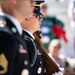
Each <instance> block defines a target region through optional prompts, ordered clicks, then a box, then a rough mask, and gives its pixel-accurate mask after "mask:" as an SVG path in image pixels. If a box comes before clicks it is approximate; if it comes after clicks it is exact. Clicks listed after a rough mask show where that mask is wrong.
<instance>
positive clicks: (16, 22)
mask: <svg viewBox="0 0 75 75" xmlns="http://www.w3.org/2000/svg"><path fill="white" fill-rule="evenodd" d="M0 15H4V16H6V17H7V18H9V19H10V20H11V21H12V23H13V24H14V25H15V27H16V28H17V30H18V32H19V34H20V35H22V27H21V24H20V23H19V21H18V20H17V19H16V18H14V17H13V16H11V15H9V14H6V13H2V12H1V13H0Z"/></svg>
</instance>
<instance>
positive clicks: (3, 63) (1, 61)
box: [0, 53, 8, 75]
mask: <svg viewBox="0 0 75 75" xmlns="http://www.w3.org/2000/svg"><path fill="white" fill-rule="evenodd" d="M0 67H1V68H2V69H0V75H1V74H5V73H6V72H7V71H8V61H7V59H6V57H5V55H4V54H3V53H2V54H0Z"/></svg>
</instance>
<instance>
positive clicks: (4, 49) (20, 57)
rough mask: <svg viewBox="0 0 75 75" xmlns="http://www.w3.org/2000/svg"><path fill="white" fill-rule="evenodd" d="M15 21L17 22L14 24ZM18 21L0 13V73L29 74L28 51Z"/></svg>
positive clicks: (12, 74)
mask: <svg viewBox="0 0 75 75" xmlns="http://www.w3.org/2000/svg"><path fill="white" fill-rule="evenodd" d="M16 23H17V24H16ZM21 35H22V28H21V26H20V24H19V22H18V21H17V20H16V19H15V18H13V17H12V16H10V15H7V14H1V15H0V75H30V65H29V63H30V61H29V55H28V51H27V49H26V45H25V42H24V40H23V38H22V37H21Z"/></svg>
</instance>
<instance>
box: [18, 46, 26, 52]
mask: <svg viewBox="0 0 75 75" xmlns="http://www.w3.org/2000/svg"><path fill="white" fill-rule="evenodd" d="M19 47H20V49H19V52H20V53H27V50H26V49H24V48H23V46H22V45H20V46H19Z"/></svg>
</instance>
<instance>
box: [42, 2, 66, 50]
mask: <svg viewBox="0 0 75 75" xmlns="http://www.w3.org/2000/svg"><path fill="white" fill-rule="evenodd" d="M47 10H48V6H47V5H46V3H43V4H41V12H42V13H43V15H44V18H43V20H42V24H41V32H42V36H43V37H42V42H43V46H44V48H45V49H48V45H49V43H50V41H51V40H52V39H54V38H56V37H58V38H59V37H60V36H61V35H62V34H63V36H64V35H65V31H64V30H63V26H64V24H63V22H61V21H60V20H58V19H57V18H56V17H55V16H49V15H48V14H47Z"/></svg>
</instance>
